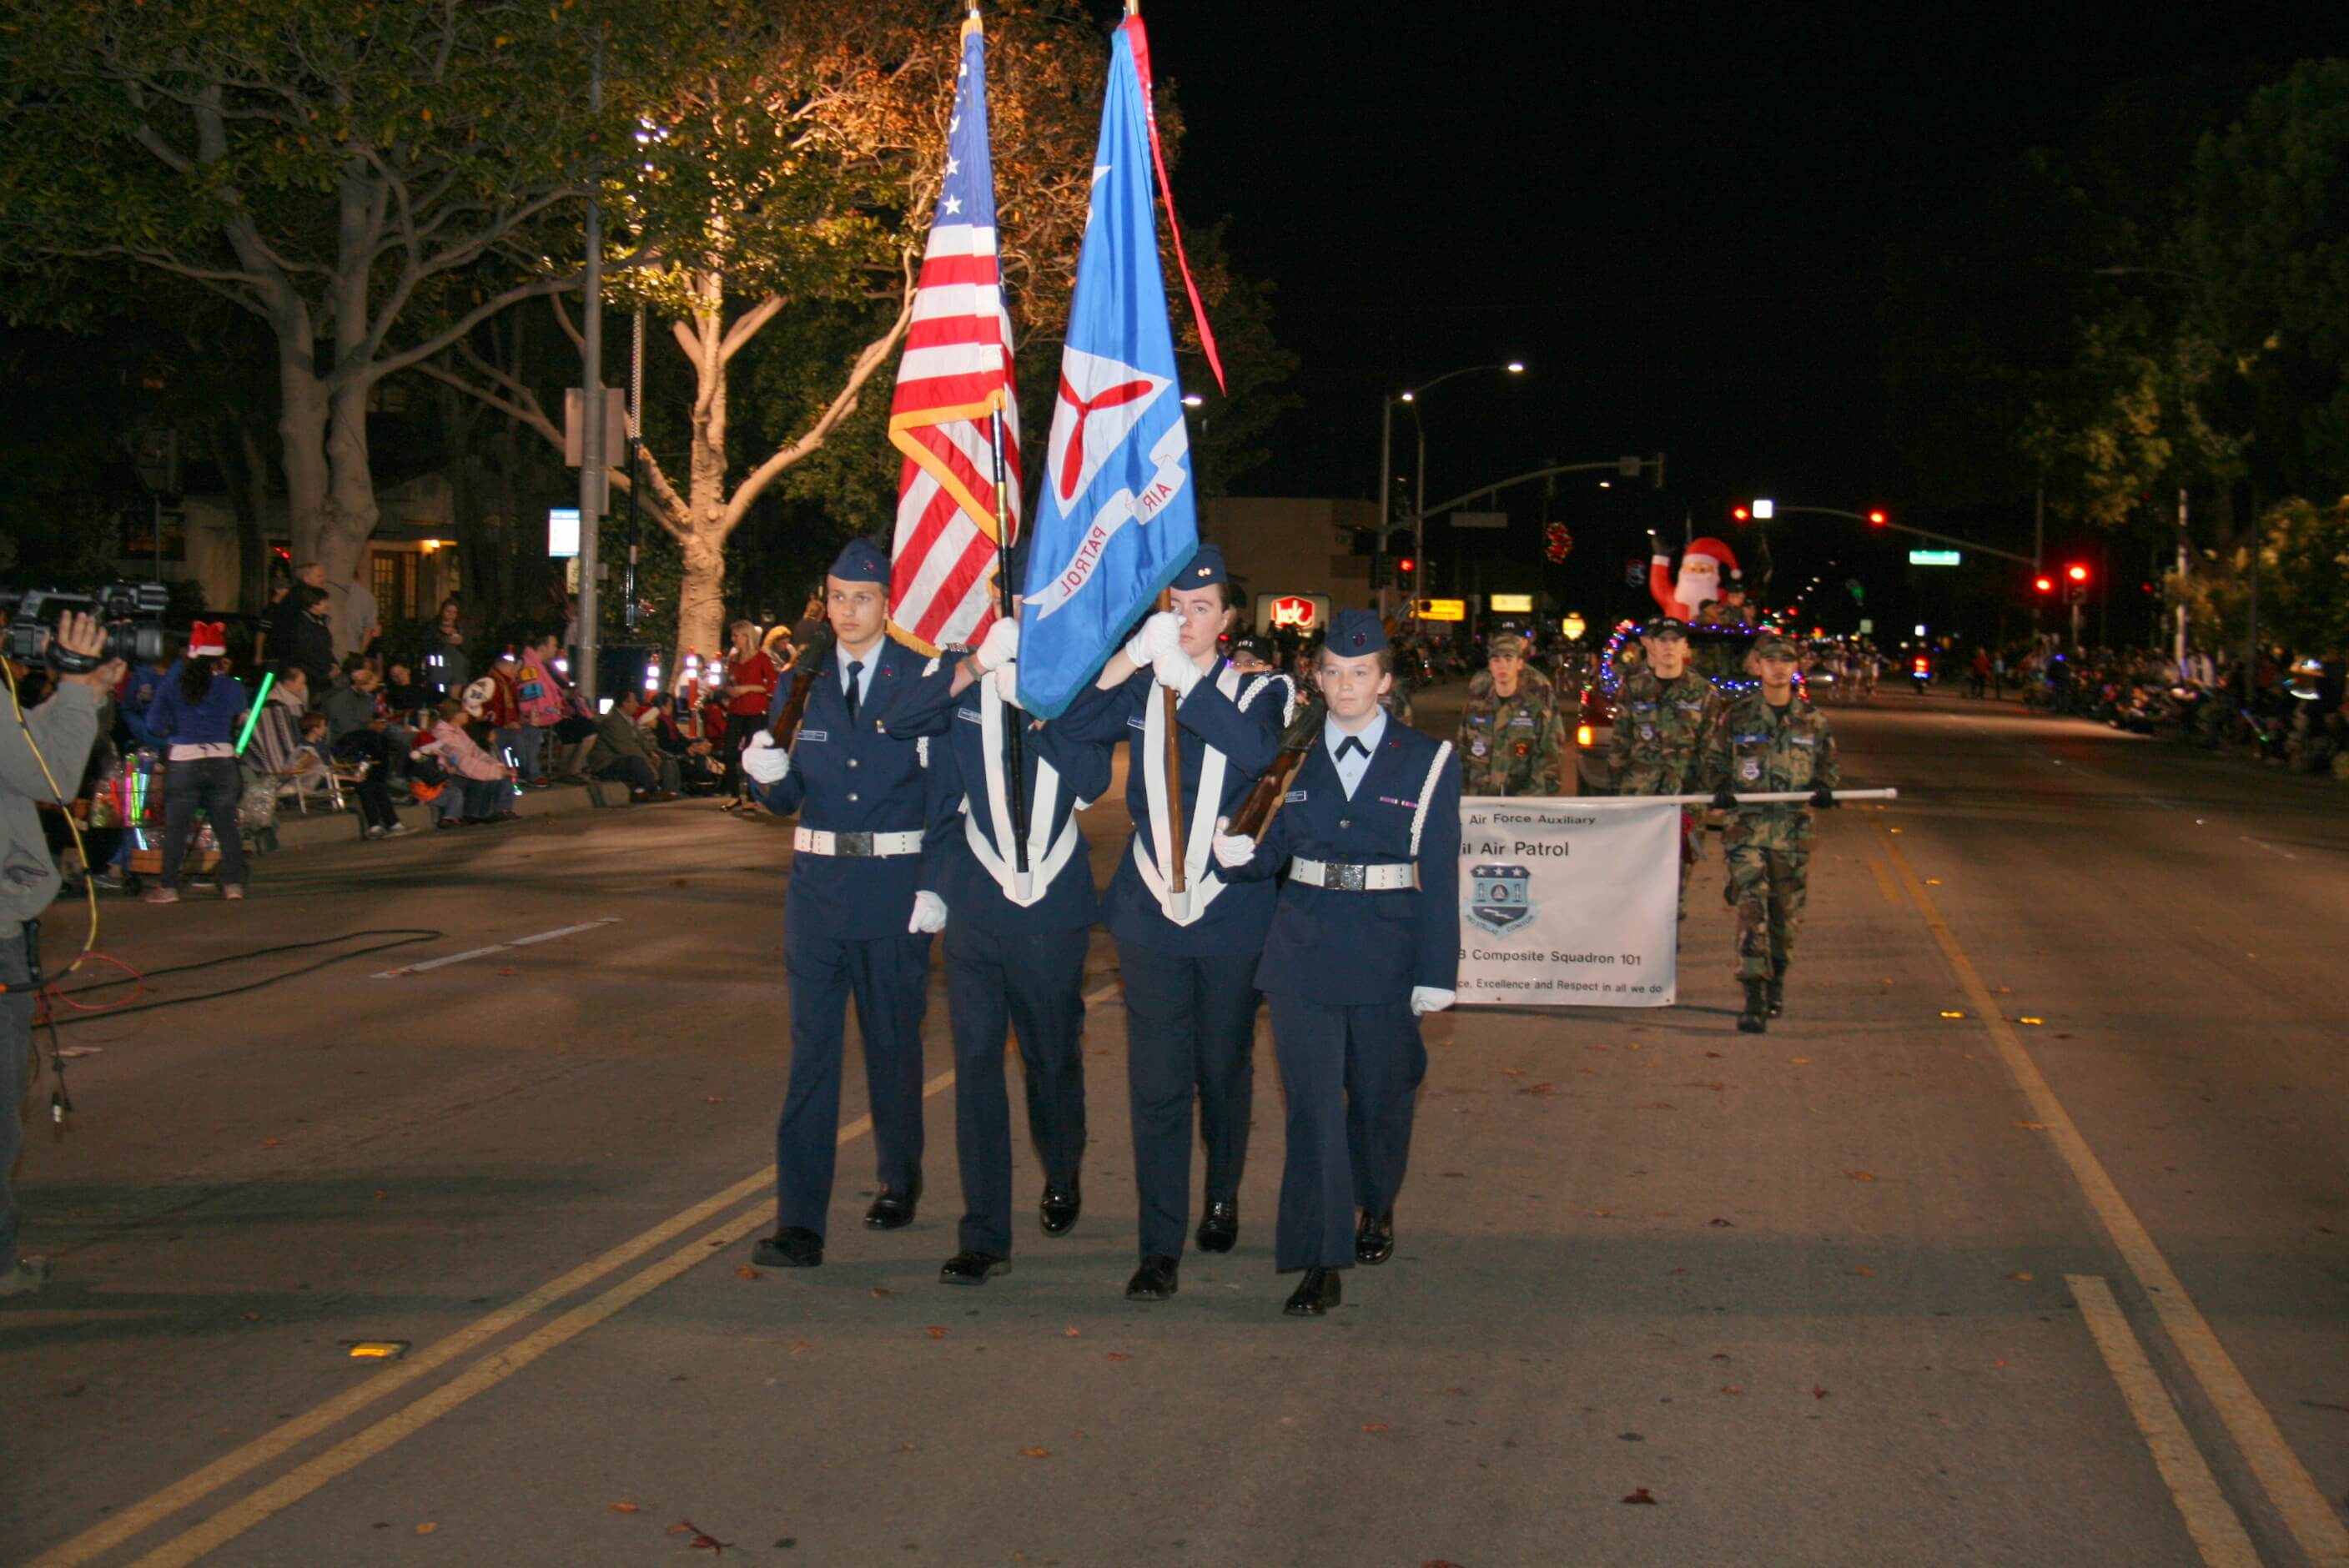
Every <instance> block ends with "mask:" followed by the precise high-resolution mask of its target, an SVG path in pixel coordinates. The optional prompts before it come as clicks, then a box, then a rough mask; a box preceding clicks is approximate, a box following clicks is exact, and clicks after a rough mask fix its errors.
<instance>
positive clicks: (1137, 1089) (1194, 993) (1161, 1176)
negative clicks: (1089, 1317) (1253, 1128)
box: [1117, 942, 1263, 1258]
mask: <svg viewBox="0 0 2349 1568" xmlns="http://www.w3.org/2000/svg"><path fill="white" fill-rule="evenodd" d="M1258 957H1259V954H1256V953H1233V954H1209V955H1205V956H1199V957H1184V956H1181V955H1178V954H1171V953H1161V952H1159V951H1157V950H1156V949H1154V948H1149V947H1143V946H1139V945H1137V944H1133V943H1130V942H1121V943H1119V944H1117V960H1118V965H1119V966H1120V967H1121V968H1122V969H1123V972H1124V975H1125V1014H1126V1030H1125V1038H1126V1090H1127V1098H1128V1101H1129V1103H1130V1105H1131V1107H1132V1109H1133V1184H1134V1186H1135V1187H1136V1188H1137V1189H1138V1196H1139V1197H1140V1199H1141V1202H1142V1235H1141V1252H1142V1255H1143V1257H1153V1256H1157V1257H1170V1258H1179V1257H1181V1256H1182V1255H1183V1242H1184V1237H1185V1234H1186V1233H1187V1232H1188V1231H1189V1229H1190V1223H1191V1104H1192V1101H1193V1100H1194V1099H1196V1100H1197V1102H1198V1106H1199V1136H1200V1140H1201V1141H1202V1142H1204V1143H1205V1144H1206V1150H1207V1186H1206V1201H1207V1202H1210V1203H1213V1202H1219V1201H1221V1202H1229V1201H1230V1200H1232V1199H1235V1198H1237V1197H1238V1196H1239V1191H1240V1172H1241V1171H1242V1169H1243V1168H1244V1167H1245V1166H1246V1165H1247V1144H1248V1121H1249V1119H1250V1117H1251V1115H1252V1114H1253V1108H1254V1104H1255V1099H1256V1010H1257V1004H1258V1003H1259V1002H1261V1001H1262V1000H1263V997H1262V995H1260V994H1259V993H1258V992H1257V988H1256V966H1257V959H1258Z"/></svg>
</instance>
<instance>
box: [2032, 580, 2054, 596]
mask: <svg viewBox="0 0 2349 1568" xmlns="http://www.w3.org/2000/svg"><path fill="white" fill-rule="evenodd" d="M2032 586H2033V588H2036V589H2038V590H2039V591H2040V592H2041V593H2054V592H2055V579H2054V578H2053V577H2042V578H2040V579H2039V580H2038V581H2037V582H2035V583H2032Z"/></svg>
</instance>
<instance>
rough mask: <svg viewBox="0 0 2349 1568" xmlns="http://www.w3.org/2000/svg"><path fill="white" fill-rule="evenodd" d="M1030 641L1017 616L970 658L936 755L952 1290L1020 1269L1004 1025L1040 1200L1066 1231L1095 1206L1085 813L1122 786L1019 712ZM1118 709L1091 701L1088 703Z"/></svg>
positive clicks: (1099, 748)
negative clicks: (950, 1030)
mask: <svg viewBox="0 0 2349 1568" xmlns="http://www.w3.org/2000/svg"><path fill="white" fill-rule="evenodd" d="M1018 645H1019V625H1018V624H1017V623H1016V622H1012V621H998V622H997V623H996V624H994V626H992V627H990V628H989V629H988V635H987V638H986V639H985V641H984V642H982V643H981V645H980V647H979V651H978V655H976V656H974V658H973V659H972V660H971V661H970V662H969V668H970V670H971V673H972V674H973V675H974V676H977V684H976V685H973V686H970V687H969V688H968V689H967V690H965V691H964V692H962V693H961V694H960V696H959V698H958V700H957V702H956V704H955V706H954V718H953V721H952V722H951V723H949V724H948V725H947V733H946V735H945V736H944V737H943V738H941V739H940V740H939V741H938V742H937V743H936V745H935V747H934V748H933V749H932V751H931V755H930V781H931V788H932V790H933V793H934V796H935V797H936V799H940V800H942V801H943V802H944V810H933V813H932V827H931V838H930V851H929V854H930V862H931V872H930V874H929V877H928V879H927V885H928V886H930V887H932V888H934V889H936V891H937V892H938V893H939V895H940V896H941V897H943V898H944V899H945V900H946V906H947V931H946V960H947V1007H948V1008H949V1010H950V1011H951V1014H952V1016H953V1022H954V1042H955V1151H956V1156H957V1160H958V1161H960V1164H961V1168H962V1197H963V1216H962V1230H961V1235H960V1239H959V1244H960V1246H961V1249H962V1250H961V1251H959V1252H957V1253H956V1254H955V1255H954V1256H953V1257H951V1258H949V1259H947V1264H946V1266H945V1267H943V1268H941V1269H940V1270H939V1271H938V1278H939V1279H940V1280H941V1281H943V1282H944V1283H946V1284H986V1283H987V1282H988V1278H989V1277H990V1276H991V1275H994V1274H1000V1273H1002V1272H1003V1271H1004V1270H1006V1269H1008V1268H1009V1267H1010V1266H1011V1104H1010V1099H1009V1094H1008V1093H1007V1091H1006V1088H1005V1085H1004V1068H1003V1036H1004V1030H1005V1027H1006V1026H1007V1025H1009V1027H1010V1029H1011V1031H1012V1032H1013V1033H1014V1034H1015V1035H1016V1036H1017V1037H1018V1038H1019V1057H1020V1062H1021V1065H1022V1066H1023V1067H1024V1068H1026V1069H1027V1080H1028V1131H1029V1134H1030V1137H1031V1138H1033V1139H1034V1140H1035V1144H1036V1154H1037V1158H1038V1160H1039V1161H1041V1163H1042V1164H1043V1167H1044V1196H1043V1200H1042V1202H1040V1204H1039V1205H1038V1213H1039V1217H1040V1220H1041V1222H1042V1224H1043V1227H1044V1233H1045V1234H1047V1235H1052V1236H1061V1235H1066V1234H1067V1233H1069V1230H1070V1229H1071V1227H1072V1226H1073V1225H1075V1224H1076V1222H1077V1213H1078V1210H1079V1208H1080V1207H1081V1202H1082V1199H1081V1194H1080V1191H1079V1187H1078V1181H1077V1178H1078V1166H1079V1163H1080V1162H1081V1160H1082V1158H1083V1156H1084V1151H1085V1058H1084V1021H1085V1004H1084V995H1083V985H1084V975H1085V949H1086V947H1087V946H1088V945H1089V944H1090V943H1091V940H1092V923H1093V919H1094V916H1095V914H1096V913H1097V911H1098V907H1099V901H1098V899H1096V898H1095V896H1094V893H1093V873H1092V857H1091V856H1090V855H1089V854H1088V852H1087V851H1086V846H1085V839H1084V834H1083V833H1082V832H1081V831H1079V830H1078V828H1077V820H1076V814H1077V813H1078V812H1079V811H1081V810H1083V809H1084V808H1085V807H1086V806H1089V805H1091V804H1092V802H1093V801H1094V800H1096V799H1100V798H1101V796H1102V793H1103V792H1104V791H1106V790H1107V789H1109V779H1110V758H1111V752H1110V748H1108V747H1107V746H1105V745H1101V744H1098V743H1095V742H1090V741H1084V740H1080V739H1077V738H1075V737H1074V735H1073V734H1072V733H1071V724H1070V723H1068V722H1067V721H1066V719H1065V718H1063V719H1056V720H1053V721H1051V722H1050V723H1042V722H1029V721H1028V718H1027V715H1026V714H1024V713H1022V712H1020V711H1019V707H1018V706H1017V704H1018V683H1019V665H1017V664H1016V663H1015V662H1013V655H1014V654H1015V652H1016V650H1017V648H1018ZM957 684H959V682H958V683H957ZM1105 700H1106V699H1105V698H1102V697H1100V696H1097V695H1096V694H1092V693H1087V694H1084V695H1082V696H1080V697H1079V698H1078V707H1083V706H1085V705H1087V704H1088V703H1092V704H1098V703H1099V702H1102V701H1105ZM1076 711H1078V709H1077V708H1075V707H1072V708H1071V712H1072V713H1073V712H1076ZM1007 715H1008V716H1009V717H1011V718H1014V719H1017V720H1019V721H1022V728H1021V731H1020V747H1021V751H1022V756H1023V759H1024V764H1025V773H1026V779H1027V800H1028V870H1027V871H1026V872H1021V871H1020V870H1019V862H1018V858H1017V856H1016V854H1015V853H1014V851H1013V845H1014V827H1013V819H1012V802H1011V796H1010V794H1009V780H1010V767H1009V762H1010V758H1009V753H1008V749H1007V746H1006V741H1005V736H1004V720H1005V718H1006V717H1007Z"/></svg>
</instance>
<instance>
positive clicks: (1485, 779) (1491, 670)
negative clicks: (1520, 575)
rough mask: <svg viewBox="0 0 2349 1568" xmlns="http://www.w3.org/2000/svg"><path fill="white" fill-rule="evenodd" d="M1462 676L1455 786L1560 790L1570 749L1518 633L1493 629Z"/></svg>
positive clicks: (1477, 790)
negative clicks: (1479, 657) (1470, 672)
mask: <svg viewBox="0 0 2349 1568" xmlns="http://www.w3.org/2000/svg"><path fill="white" fill-rule="evenodd" d="M1485 660H1486V662H1485V668H1484V669H1483V670H1481V671H1479V672H1478V673H1477V674H1476V676H1475V677H1474V678H1473V679H1471V680H1470V681H1469V683H1468V706H1467V707H1464V708H1462V709H1461V710H1460V739H1459V741H1458V743H1457V747H1456V749H1457V750H1458V752H1459V754H1460V789H1461V793H1463V794H1465V795H1562V794H1564V793H1565V792H1566V790H1565V786H1564V782H1563V780H1564V777H1565V769H1566V765H1567V758H1568V756H1569V755H1570V752H1571V748H1570V746H1569V744H1568V734H1567V728H1566V722H1565V720H1563V719H1562V718H1560V717H1558V712H1557V700H1556V697H1557V694H1556V693H1555V692H1554V691H1553V690H1552V689H1551V686H1550V683H1549V681H1548V680H1547V677H1545V676H1543V675H1542V673H1541V672H1540V671H1539V670H1536V669H1532V668H1529V667H1527V665H1526V640H1525V638H1523V637H1521V636H1519V635H1518V634H1516V633H1515V632H1500V633H1496V634H1494V636H1493V638H1492V640H1491V641H1490V642H1488V643H1487V644H1485Z"/></svg>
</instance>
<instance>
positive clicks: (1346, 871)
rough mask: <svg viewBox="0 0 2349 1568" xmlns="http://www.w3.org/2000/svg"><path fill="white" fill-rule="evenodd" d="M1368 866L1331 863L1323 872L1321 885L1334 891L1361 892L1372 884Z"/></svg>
mask: <svg viewBox="0 0 2349 1568" xmlns="http://www.w3.org/2000/svg"><path fill="white" fill-rule="evenodd" d="M1370 872H1371V868H1370V867H1368V866H1348V865H1335V864H1333V865H1331V866H1330V867H1329V868H1328V869H1327V870H1326V871H1325V872H1323V873H1322V877H1323V881H1322V883H1321V885H1322V886H1323V887H1325V888H1328V889H1330V891H1332V892H1362V891H1364V890H1365V889H1366V888H1368V887H1369V885H1370Z"/></svg>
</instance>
